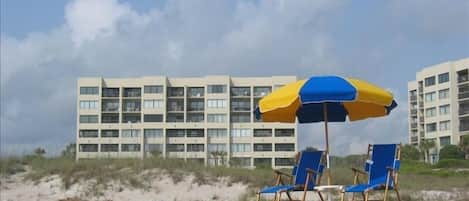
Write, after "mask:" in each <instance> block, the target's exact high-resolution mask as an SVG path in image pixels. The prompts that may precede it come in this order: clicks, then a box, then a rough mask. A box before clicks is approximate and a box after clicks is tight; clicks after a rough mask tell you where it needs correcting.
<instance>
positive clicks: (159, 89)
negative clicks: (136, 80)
mask: <svg viewBox="0 0 469 201" xmlns="http://www.w3.org/2000/svg"><path fill="white" fill-rule="evenodd" d="M143 93H146V94H161V93H163V86H161V85H147V86H143Z"/></svg>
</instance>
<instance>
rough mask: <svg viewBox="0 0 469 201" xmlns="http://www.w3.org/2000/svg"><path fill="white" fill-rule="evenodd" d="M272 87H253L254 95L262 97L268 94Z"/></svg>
mask: <svg viewBox="0 0 469 201" xmlns="http://www.w3.org/2000/svg"><path fill="white" fill-rule="evenodd" d="M271 91H272V87H254V96H257V97H262V96H266V95H267V94H270V92H271Z"/></svg>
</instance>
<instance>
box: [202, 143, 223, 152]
mask: <svg viewBox="0 0 469 201" xmlns="http://www.w3.org/2000/svg"><path fill="white" fill-rule="evenodd" d="M207 149H208V152H226V144H208V148H207Z"/></svg>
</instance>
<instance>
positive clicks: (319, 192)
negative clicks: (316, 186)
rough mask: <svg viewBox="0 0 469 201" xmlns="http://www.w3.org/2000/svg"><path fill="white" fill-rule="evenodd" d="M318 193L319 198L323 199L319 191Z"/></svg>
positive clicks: (322, 200)
mask: <svg viewBox="0 0 469 201" xmlns="http://www.w3.org/2000/svg"><path fill="white" fill-rule="evenodd" d="M318 195H319V198H320V199H321V201H324V197H323V196H322V194H321V192H319V191H318Z"/></svg>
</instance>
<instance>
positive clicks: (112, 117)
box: [101, 114, 119, 124]
mask: <svg viewBox="0 0 469 201" xmlns="http://www.w3.org/2000/svg"><path fill="white" fill-rule="evenodd" d="M101 123H103V124H105V123H119V114H102V115H101Z"/></svg>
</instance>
